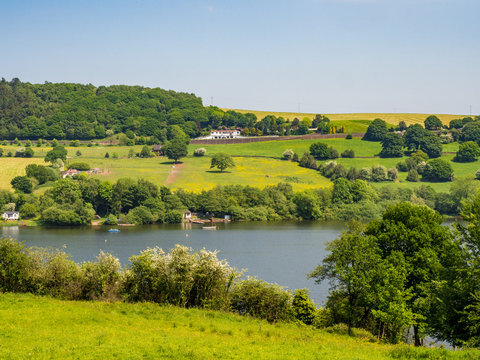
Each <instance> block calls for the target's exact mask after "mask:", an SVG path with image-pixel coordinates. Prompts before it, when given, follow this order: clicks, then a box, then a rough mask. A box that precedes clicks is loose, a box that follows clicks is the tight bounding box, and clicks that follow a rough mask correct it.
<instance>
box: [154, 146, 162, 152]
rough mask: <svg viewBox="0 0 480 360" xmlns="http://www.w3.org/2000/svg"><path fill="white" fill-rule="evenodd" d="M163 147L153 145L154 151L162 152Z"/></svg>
mask: <svg viewBox="0 0 480 360" xmlns="http://www.w3.org/2000/svg"><path fill="white" fill-rule="evenodd" d="M162 148H163V145H153V151H158V150H162Z"/></svg>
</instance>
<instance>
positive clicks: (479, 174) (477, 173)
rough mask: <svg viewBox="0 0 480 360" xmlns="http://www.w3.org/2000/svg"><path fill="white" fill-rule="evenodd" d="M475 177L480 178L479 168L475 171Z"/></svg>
mask: <svg viewBox="0 0 480 360" xmlns="http://www.w3.org/2000/svg"><path fill="white" fill-rule="evenodd" d="M475 179H477V180H480V169H478V170H477V172H476V173H475Z"/></svg>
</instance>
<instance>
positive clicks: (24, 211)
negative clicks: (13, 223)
mask: <svg viewBox="0 0 480 360" xmlns="http://www.w3.org/2000/svg"><path fill="white" fill-rule="evenodd" d="M36 215H37V208H36V207H35V205H33V204H31V203H25V204H23V205H22V207H21V208H20V217H21V218H22V219H29V218H33V217H35V216H36Z"/></svg>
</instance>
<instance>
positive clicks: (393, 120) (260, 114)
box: [222, 109, 466, 132]
mask: <svg viewBox="0 0 480 360" xmlns="http://www.w3.org/2000/svg"><path fill="white" fill-rule="evenodd" d="M222 110H224V111H227V110H235V111H238V112H240V113H253V114H255V115H256V116H257V118H258V119H259V120H261V119H262V118H264V117H265V116H267V115H275V116H277V117H279V116H282V117H284V118H285V119H290V120H293V119H294V118H298V119H300V120H301V119H303V118H304V117H308V118H310V119H313V118H314V117H315V115H316V114H312V113H295V112H278V111H257V110H239V109H222ZM323 115H325V116H327V117H328V118H329V119H330V120H331V121H335V122H337V121H339V122H340V121H366V120H367V121H372V120H374V119H377V118H380V119H383V120H385V121H386V122H387V123H389V124H393V125H397V124H398V123H399V122H400V121H402V120H403V121H405V123H406V124H407V125H410V124H423V122H424V121H425V118H427V116H429V115H432V114H400V113H352V114H323ZM434 115H437V116H438V118H439V119H440V120H442V122H443V123H444V124H448V123H449V122H450V120H452V119H458V118H459V117H464V116H466V115H452V114H434ZM367 125H368V124H367ZM346 127H347V126H346ZM347 130H348V127H347ZM348 131H351V132H354V131H353V130H348Z"/></svg>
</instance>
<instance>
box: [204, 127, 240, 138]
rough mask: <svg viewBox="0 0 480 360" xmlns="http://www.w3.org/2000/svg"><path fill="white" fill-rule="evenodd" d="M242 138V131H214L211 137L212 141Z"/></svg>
mask: <svg viewBox="0 0 480 360" xmlns="http://www.w3.org/2000/svg"><path fill="white" fill-rule="evenodd" d="M238 136H240V130H238V129H236V130H212V131H210V137H211V138H212V139H235V138H236V137H238Z"/></svg>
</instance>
